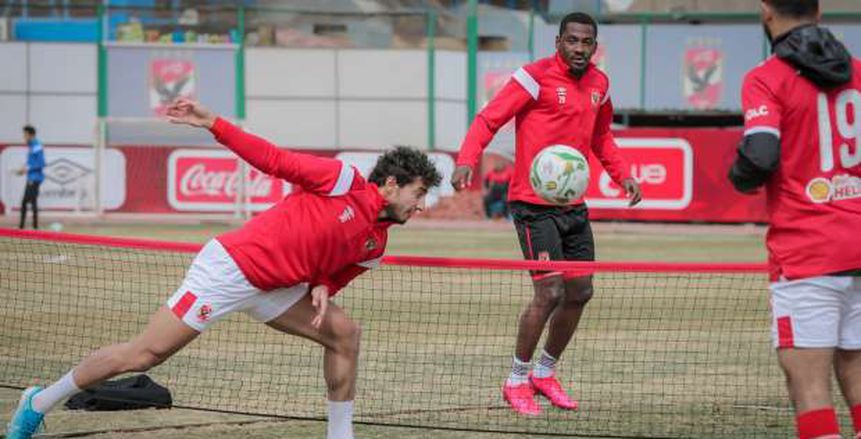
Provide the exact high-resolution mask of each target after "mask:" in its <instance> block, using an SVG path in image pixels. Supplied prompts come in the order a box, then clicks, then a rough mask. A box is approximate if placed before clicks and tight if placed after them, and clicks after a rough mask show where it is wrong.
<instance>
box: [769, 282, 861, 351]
mask: <svg viewBox="0 0 861 439" xmlns="http://www.w3.org/2000/svg"><path fill="white" fill-rule="evenodd" d="M770 289H771V310H772V320H771V335H772V338H773V340H774V346H775V347H776V348H794V347H798V348H840V349H846V350H857V349H861V277H858V276H856V277H852V276H820V277H811V278H807V279H798V280H793V281H787V280H781V281H779V282H775V283H772V284H771V285H770Z"/></svg>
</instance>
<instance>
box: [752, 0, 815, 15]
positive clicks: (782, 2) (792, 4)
mask: <svg viewBox="0 0 861 439" xmlns="http://www.w3.org/2000/svg"><path fill="white" fill-rule="evenodd" d="M763 1H765V3H767V4H768V5H770V6H771V7H772V8H773V9H774V11H775V12H777V13H778V15H782V16H784V17H792V18H808V17H813V16H815V15H816V14H817V13H819V0H763Z"/></svg>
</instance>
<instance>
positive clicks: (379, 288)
mask: <svg viewBox="0 0 861 439" xmlns="http://www.w3.org/2000/svg"><path fill="white" fill-rule="evenodd" d="M197 248H199V246H197V245H192V244H172V243H157V242H149V241H134V240H125V239H112V238H95V237H85V236H75V235H65V234H51V233H40V232H17V231H11V230H3V229H0V301H2V303H3V306H2V307H0V385H2V386H6V387H12V388H20V387H24V386H28V385H32V384H34V383H42V384H45V383H50V382H51V381H53V380H55V379H56V378H58V377H59V376H61V375H62V374H63V373H65V372H66V371H67V370H68V369H69V368H70V367H71V366H73V365H74V364H76V363H77V362H78V361H79V360H80V359H81V358H82V357H83V356H84V355H86V354H87V353H88V352H90V351H91V350H93V349H95V348H98V347H100V346H103V345H107V344H112V343H116V342H119V341H125V340H127V339H129V338H130V337H132V336H133V335H135V334H136V333H137V332H138V331H140V330H141V329H142V328H143V327H144V325H145V324H146V322H147V319H148V317H149V315H150V314H151V313H152V312H153V311H154V310H156V309H157V308H158V307H159V306H160V305H161V304H163V303H164V302H165V300H166V299H167V298H168V297H169V295H170V294H172V293H173V291H174V290H175V288H177V287H178V285H179V284H180V282H181V281H182V278H183V276H184V273H185V270H186V269H187V267H188V265H189V263H190V262H191V260H192V258H193V256H194V252H195V251H196V249H197ZM529 264H533V265H529ZM534 264H538V262H526V261H502V262H500V261H492V260H487V261H481V260H452V259H428V258H409V257H400V258H398V257H394V258H389V259H387V260H386V261H385V263H384V264H383V266H382V267H380V268H379V269H377V270H373V271H371V272H369V273H367V274H365V275H363V276H361V277H360V278H358V279H356V280H355V281H354V282H353V284H352V285H350V286H349V287H348V288H346V289H345V290H344V291H343V292H342V293H341V294H339V295H338V296H337V298H336V299H335V301H336V302H337V303H338V304H339V305H340V306H342V307H343V308H344V309H345V310H346V311H347V313H348V314H349V315H350V316H351V317H352V318H353V319H355V320H357V321H358V322H360V323H361V325H362V328H363V333H362V351H361V357H360V372H359V379H358V395H357V398H356V401H357V402H356V411H357V413H356V421H357V422H360V423H361V422H364V423H372V424H390V425H403V426H412V427H427V428H449V429H461V430H475V431H497V432H515V433H538V434H549V435H570V436H584V437H589V436H593V437H673V438H675V437H697V438H705V437H712V438H730V437H731V438H739V437H751V438H753V437H757V438H758V437H788V436H790V435H791V434H792V432H793V427H792V426H793V421H792V412H791V410H790V407H789V406H788V403H787V397H786V393H785V390H784V388H783V381H782V378H781V375H780V371H779V369H778V367H777V365H776V362H775V358H774V351H773V349H772V348H771V343H770V335H769V317H768V316H769V311H768V295H767V292H766V282H767V280H766V276H765V274H764V269H763V268H762V267H761V266H755V265H734V266H730V265H681V264H675V265H671V264H634V263H631V264H609V263H604V264H593V265H591V266H590V267H591V268H589V269H590V270H593V271H594V272H595V273H594V284H595V290H596V293H595V296H594V298H593V299H592V302H591V303H590V304H589V306H588V307H587V309H586V312H585V314H584V317H583V319H582V321H581V324H580V328H579V329H578V331H577V332H576V334H575V337H574V340H573V341H572V342H571V345H570V346H569V348H568V349H567V351H566V352H565V354H564V356H563V358H562V360H561V362H560V364H559V369H558V373H559V376H560V379H561V381H562V382H563V385H565V386H566V387H567V388H568V389H570V391H571V392H572V393H573V395H574V396H575V397H576V398H577V399H579V401H580V405H581V406H580V409H579V411H576V412H563V411H561V410H558V409H555V408H553V407H551V406H549V405H548V404H547V402H546V401H543V400H542V402H541V403H542V408H543V410H542V414H541V415H540V416H538V417H537V418H534V419H525V418H522V417H519V416H516V415H515V414H513V413H512V412H511V411H510V410H509V409H508V408H507V406H506V405H505V403H504V402H503V401H502V397H501V392H500V388H501V385H502V383H503V381H504V380H505V378H506V377H507V375H508V372H509V367H510V363H511V356H512V352H513V349H514V343H515V336H516V332H517V326H518V325H517V322H518V318H519V314H520V312H521V311H522V309H523V307H524V306H526V305H527V304H528V303H529V300H530V299H531V297H532V294H533V292H532V286H531V285H532V284H531V279H530V277H529V274H528V271H527V270H525V269H526V268H535V265H534ZM556 265H557V266H556V267H555V268H559V267H558V265H560V263H556ZM577 267H578V268H577V269H578V270H579V269H583V265H582V264H579V265H577ZM551 268H554V267H551ZM540 348H541V344H539V349H538V350H537V352H540ZM322 353H323V350H322V348H320V347H319V346H317V345H315V344H313V343H311V342H308V341H306V340H303V339H300V338H297V337H293V336H287V335H283V334H280V333H278V332H276V331H274V330H272V329H270V328H268V327H266V326H264V325H262V324H259V323H256V322H254V321H252V320H251V319H250V318H248V317H246V316H245V315H241V314H236V315H233V316H230V317H229V318H227V319H226V320H224V321H221V322H219V323H218V324H216V325H215V326H214V327H213V328H212V329H211V330H209V331H208V332H206V333H205V334H204V335H203V336H202V337H200V338H199V339H198V340H196V341H195V342H193V343H192V344H191V345H189V346H188V347H186V348H185V349H184V350H182V351H181V352H180V353H178V354H177V355H176V356H174V357H173V358H171V359H170V360H168V361H167V362H166V363H164V364H163V365H161V366H158V367H156V368H155V369H153V370H151V371H150V372H149V374H150V375H151V376H152V377H153V378H154V379H155V380H156V381H158V382H160V383H162V384H164V385H166V386H167V387H168V388H170V389H171V391H172V392H173V395H174V401H175V404H177V405H179V406H184V407H193V408H199V409H212V410H224V411H231V412H242V413H254V414H260V415H273V416H286V417H295V418H308V419H323V418H325V414H326V406H325V401H326V398H325V384H324V381H323V374H322V357H323V356H322ZM54 428H55V429H56V428H57V427H56V426H55V427H54ZM60 428H62V427H60Z"/></svg>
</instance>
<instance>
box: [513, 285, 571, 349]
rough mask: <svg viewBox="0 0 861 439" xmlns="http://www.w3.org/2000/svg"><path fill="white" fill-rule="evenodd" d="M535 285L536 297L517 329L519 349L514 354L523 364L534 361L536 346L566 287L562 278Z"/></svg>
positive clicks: (524, 311)
mask: <svg viewBox="0 0 861 439" xmlns="http://www.w3.org/2000/svg"><path fill="white" fill-rule="evenodd" d="M534 284H535V295H534V296H532V301H531V302H529V305H527V306H526V309H524V310H523V313H522V314H520V325H519V326H518V328H517V347H516V348H515V351H514V353H515V355H516V356H517V358H518V359H519V360H520V361H523V362H529V361H530V360H531V359H532V354H533V353H534V352H535V346H537V345H538V340H539V339H540V338H541V333H542V332H543V331H544V326H545V325H546V324H547V319H548V318H549V317H550V313H552V312H553V309H554V308H555V307H556V305H557V304H558V303H559V299H560V297H562V291H563V287H564V285H563V282H562V277H561V276H551V277H547V278H544V279H540V280H536V281H535V282H534Z"/></svg>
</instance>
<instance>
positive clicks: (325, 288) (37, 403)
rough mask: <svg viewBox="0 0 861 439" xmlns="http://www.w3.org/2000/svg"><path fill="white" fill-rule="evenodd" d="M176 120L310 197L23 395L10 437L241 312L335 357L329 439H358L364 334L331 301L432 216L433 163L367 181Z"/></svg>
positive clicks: (408, 153) (190, 109)
mask: <svg viewBox="0 0 861 439" xmlns="http://www.w3.org/2000/svg"><path fill="white" fill-rule="evenodd" d="M168 116H169V118H170V120H171V121H172V122H174V123H179V124H185V125H191V126H195V127H201V128H206V129H209V130H210V131H211V132H212V134H213V135H214V136H215V138H216V139H217V140H218V142H219V143H221V144H223V145H225V146H227V147H228V148H230V149H231V150H232V151H233V152H235V153H236V154H237V155H238V156H239V157H241V158H243V159H245V160H246V161H247V162H248V163H250V164H251V165H252V166H254V167H255V168H257V169H259V170H260V171H262V172H264V173H266V174H269V175H272V176H274V177H278V178H282V179H284V180H287V181H289V182H291V183H293V184H294V187H299V188H301V189H300V190H298V191H297V192H296V193H293V194H291V195H289V196H288V197H286V198H284V199H283V200H281V201H280V202H279V203H277V204H276V205H274V206H273V207H272V208H270V209H269V210H267V211H266V212H264V213H262V214H261V215H259V216H257V217H255V218H254V219H252V220H250V221H248V223H246V224H245V225H244V226H243V227H242V228H240V229H238V230H235V231H232V232H228V233H225V234H223V235H221V236H218V237H217V238H215V239H213V240H211V241H209V243H207V244H206V246H204V248H203V250H201V251H200V253H199V254H198V255H197V256H196V257H195V259H194V262H193V263H192V264H191V267H190V268H189V270H188V273H187V274H186V277H185V280H184V281H183V283H182V285H181V286H180V287H179V289H177V290H176V293H174V295H173V296H172V297H171V298H170V299H169V300H168V301H167V304H166V305H165V306H163V307H161V308H160V309H159V310H158V311H156V312H155V314H154V315H153V316H152V318H151V320H150V323H149V325H148V326H147V327H146V328H145V329H144V330H143V331H142V332H141V333H140V334H139V335H138V336H137V337H135V338H133V339H132V340H131V341H129V342H126V343H120V344H116V345H113V346H108V347H105V348H102V349H99V350H97V351H95V352H93V353H92V354H90V356H89V357H87V358H86V359H84V360H83V361H82V362H81V363H80V364H78V365H77V366H75V367H74V368H73V369H72V370H70V371H69V372H68V373H67V374H66V375H65V376H64V377H62V378H61V379H60V380H59V381H57V382H56V383H54V384H52V385H50V386H48V387H47V388H45V389H41V388H39V387H30V388H29V389H27V390H26V391H24V394H23V395H22V397H21V401H20V403H19V405H18V409H17V411H16V412H15V415H14V418H13V419H12V421H11V422H10V424H9V429H8V431H7V435H6V437H7V438H8V439H20V438H29V437H31V436H32V435H33V434H34V432H35V431H36V430H37V429H38V427H39V426H40V424H41V423H42V419H43V416H44V414H45V413H47V412H48V411H49V410H50V409H51V408H52V407H54V406H55V405H57V404H58V403H60V402H61V401H63V400H65V399H66V398H68V397H69V396H71V395H72V394H74V393H77V392H79V391H80V389H85V388H87V387H90V386H92V385H94V384H97V383H99V382H102V381H104V380H107V379H109V378H111V377H113V376H116V375H119V374H122V373H125V372H131V371H145V370H148V369H149V368H151V367H153V366H156V365H158V364H160V363H161V362H163V361H165V360H167V359H168V358H169V357H170V356H171V355H173V354H174V353H176V352H177V351H179V350H180V349H182V348H183V347H184V346H185V345H186V344H188V343H189V342H191V341H192V340H194V339H195V338H197V336H198V335H200V333H201V332H202V331H204V330H205V329H206V328H208V327H209V326H210V325H212V324H214V323H215V322H216V321H218V320H219V319H221V318H223V317H224V316H226V315H228V314H230V313H232V312H235V311H241V312H244V313H247V314H249V315H250V316H251V317H252V318H254V319H256V320H258V321H261V322H264V323H266V325H268V326H270V327H272V328H274V329H276V330H279V331H282V332H285V333H288V334H295V335H299V336H301V337H304V338H307V339H310V340H313V341H315V342H317V343H319V344H321V345H322V346H323V347H324V348H325V354H324V362H323V374H324V376H325V379H326V386H327V389H328V398H329V423H328V438H329V439H352V437H353V426H352V413H353V397H354V396H355V386H356V368H357V363H358V355H359V335H360V331H359V325H358V324H356V323H355V322H354V321H353V320H351V319H350V318H349V317H347V314H346V313H345V312H344V311H343V310H341V309H340V308H339V307H338V306H337V305H335V304H333V303H330V302H329V298H330V297H331V296H333V295H335V294H337V293H338V291H339V290H340V289H341V288H343V287H344V286H345V285H347V283H349V282H350V281H351V280H352V279H353V278H355V277H356V276H358V275H359V274H361V273H362V272H364V271H365V270H367V269H369V268H372V267H374V266H376V265H377V264H378V263H379V260H380V258H381V257H382V255H383V252H384V250H385V248H386V239H387V236H388V228H389V226H391V225H392V224H403V223H404V222H406V221H407V220H408V219H410V217H412V215H413V214H414V213H416V212H419V211H421V210H422V209H424V206H425V204H424V203H425V195H426V194H427V191H428V189H429V188H431V187H434V186H437V185H438V184H439V182H440V175H439V173H438V172H437V170H436V168H435V167H434V165H433V164H432V163H431V162H430V160H429V159H428V157H427V156H426V155H425V154H424V153H422V152H419V151H417V150H413V149H410V148H406V147H398V148H395V149H394V150H391V151H388V152H387V153H385V154H383V155H382V156H381V157H380V158H379V160H378V161H377V164H376V166H375V167H374V169H373V171H372V172H371V175H370V176H369V177H368V180H367V181H366V180H365V179H364V178H362V176H361V175H359V173H358V171H356V169H355V168H353V167H351V166H349V165H347V164H345V163H342V162H341V161H338V160H334V159H330V158H321V157H315V156H312V155H306V154H300V153H295V152H289V151H285V150H279V149H278V148H276V147H275V146H273V145H272V144H270V143H269V142H267V141H266V140H264V139H262V138H259V137H257V136H254V135H251V134H248V133H246V132H244V131H242V130H241V129H239V128H238V127H236V126H234V125H232V124H230V123H229V122H228V121H226V120H224V119H222V118H220V117H216V115H215V114H213V113H211V112H210V111H209V110H207V109H206V108H204V107H203V106H202V105H200V104H198V103H196V102H193V101H190V100H184V99H180V100H178V101H177V102H175V103H174V104H173V105H171V107H170V109H169V111H168Z"/></svg>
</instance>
